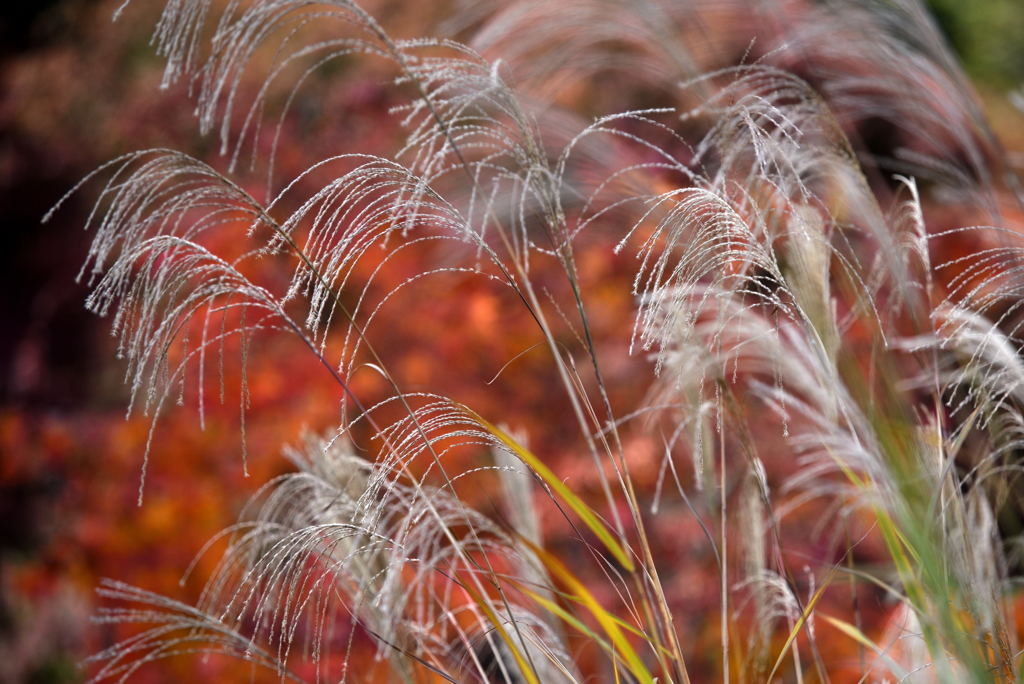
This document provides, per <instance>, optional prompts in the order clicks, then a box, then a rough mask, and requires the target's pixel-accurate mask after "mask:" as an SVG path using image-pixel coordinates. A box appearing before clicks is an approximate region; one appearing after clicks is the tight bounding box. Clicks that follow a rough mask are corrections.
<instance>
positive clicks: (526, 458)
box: [461, 406, 636, 572]
mask: <svg viewBox="0 0 1024 684" xmlns="http://www.w3.org/2000/svg"><path fill="white" fill-rule="evenodd" d="M461 408H462V410H464V411H466V413H467V414H469V416H470V417H471V418H473V420H475V421H476V422H478V423H479V424H480V425H481V427H483V428H484V429H485V430H487V431H488V432H490V433H491V434H492V435H494V436H495V437H496V438H497V439H498V440H499V441H500V442H501V443H502V444H504V445H505V446H506V447H508V448H509V449H511V450H512V452H513V453H515V455H516V456H518V457H519V458H520V459H521V460H522V461H523V463H525V464H526V465H527V466H528V467H529V468H530V470H532V471H533V472H535V473H536V474H537V475H538V476H539V477H540V479H541V480H543V481H544V483H545V484H546V485H547V486H548V487H550V488H551V490H552V491H553V492H554V493H555V494H556V495H557V496H558V498H559V499H561V500H562V501H564V502H565V503H566V505H568V506H569V508H571V509H572V510H573V512H575V513H576V515H578V516H579V517H580V520H582V521H583V524H584V525H586V526H587V528H588V529H589V530H590V531H591V532H593V533H594V535H596V536H597V538H598V539H599V540H600V541H601V543H602V544H604V547H605V548H606V549H608V551H609V553H611V554H612V556H614V557H615V560H617V561H618V562H619V565H621V566H622V567H623V568H625V570H626V571H627V572H633V571H634V570H635V569H636V566H635V565H634V564H633V561H632V560H631V559H630V557H629V554H628V553H626V551H625V549H623V548H622V545H621V544H619V542H618V541H616V539H615V537H614V535H612V533H611V532H610V531H609V530H608V527H607V526H606V525H605V524H604V522H602V521H601V518H599V517H598V515H597V514H596V513H595V512H594V510H593V509H592V508H590V506H588V505H587V504H586V503H584V502H583V500H582V499H580V498H579V497H578V496H576V495H575V494H574V493H573V491H572V490H571V489H569V487H567V486H566V485H565V483H564V482H562V481H561V480H560V479H558V476H556V475H555V473H554V472H553V471H552V470H551V469H550V468H548V467H547V466H546V465H545V464H544V462H543V461H541V460H540V459H539V458H537V456H535V455H534V454H533V453H532V452H530V450H529V449H526V448H525V447H523V446H522V445H521V444H519V443H518V442H516V441H515V440H514V439H512V437H510V436H509V435H507V434H505V432H504V431H503V430H501V429H500V428H498V427H497V426H495V425H492V424H491V423H489V422H487V421H486V420H485V419H484V418H482V417H481V416H480V415H479V414H477V413H476V412H475V411H473V410H472V409H470V408H468V407H466V406H462V407H461Z"/></svg>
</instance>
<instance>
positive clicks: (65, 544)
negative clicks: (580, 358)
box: [0, 0, 1024, 684]
mask: <svg viewBox="0 0 1024 684" xmlns="http://www.w3.org/2000/svg"><path fill="white" fill-rule="evenodd" d="M119 4H121V0H113V1H110V2H107V1H87V0H49V1H43V0H40V1H38V2H14V3H8V6H7V7H5V8H4V9H3V10H0V12H2V14H0V208H2V225H3V232H4V245H3V247H2V248H0V293H2V294H0V682H12V683H13V682H32V683H40V684H41V683H44V682H51V683H56V682H75V681H82V680H83V679H84V678H86V672H87V671H86V670H83V669H82V668H81V667H80V666H79V663H80V662H81V660H82V659H83V658H84V657H85V656H86V655H87V654H89V653H91V652H95V651H96V650H97V649H99V648H102V647H103V646H105V645H108V644H109V643H110V641H111V639H112V638H113V636H114V634H113V632H112V628H111V627H109V626H105V625H94V624H91V623H90V622H89V616H90V615H91V614H92V613H93V611H94V609H95V606H96V600H95V598H94V587H95V586H96V584H97V582H98V581H99V579H100V578H102V577H113V578H116V579H119V580H123V581H125V582H129V583H132V584H135V585H139V586H142V587H145V588H147V589H151V590H153V591H158V592H166V593H168V594H170V595H172V596H175V597H177V598H181V599H183V600H189V599H192V598H195V596H196V595H197V593H198V591H199V589H200V588H201V586H202V583H201V579H202V577H203V575H204V574H205V573H208V572H209V571H210V568H211V567H212V562H213V560H214V559H213V558H208V559H204V560H203V561H202V562H200V564H199V566H198V569H197V572H196V576H195V578H193V580H192V581H189V582H186V583H185V584H184V585H183V586H180V585H179V579H180V578H181V572H182V570H183V569H184V568H185V567H186V566H187V565H188V563H189V561H190V560H191V559H192V557H193V554H194V553H195V552H196V551H197V550H198V549H199V548H200V547H201V546H202V544H203V543H204V542H205V541H206V540H207V539H208V538H209V537H210V536H211V535H213V534H214V533H215V532H217V531H218V530H219V529H221V528H222V527H224V526H225V525H227V524H229V523H230V522H232V521H233V520H234V519H235V517H236V515H237V514H238V511H239V509H240V507H241V506H242V504H243V503H244V501H245V499H246V498H247V495H248V494H249V493H251V492H252V491H254V490H255V489H256V488H257V487H259V486H260V485H261V484H262V483H264V482H266V481H267V479H269V478H270V477H272V476H273V475H275V474H278V473H281V472H284V471H286V470H288V469H289V467H290V466H289V464H288V463H287V462H286V461H285V460H284V459H283V458H282V457H281V455H280V449H281V446H282V444H285V443H289V442H294V441H295V440H297V439H298V437H299V435H300V434H301V432H302V431H303V429H307V428H308V429H314V430H315V429H323V428H324V427H327V426H329V425H331V424H332V422H333V420H334V419H335V418H336V406H337V399H338V397H337V392H336V390H335V389H334V388H333V387H332V386H331V385H330V384H329V383H324V382H323V381H322V378H321V376H320V373H319V371H318V370H317V368H316V367H315V366H314V365H312V364H310V363H307V361H306V360H304V359H298V358H297V355H296V354H295V353H294V351H295V350H294V348H293V347H291V346H288V345H283V344H282V345H280V346H275V345H274V344H273V343H270V344H268V345H267V346H266V347H265V348H263V349H261V351H260V354H259V355H258V356H256V357H254V360H253V366H252V368H251V369H250V381H251V386H252V405H251V410H250V412H249V416H248V418H247V422H248V425H249V434H248V447H249V452H250V460H249V471H250V477H245V476H244V474H243V469H242V467H241V463H240V459H239V438H238V429H237V423H238V408H237V404H234V403H232V402H231V401H228V402H227V403H226V405H225V407H224V409H223V410H221V411H215V412H214V413H213V414H212V415H211V417H210V419H209V420H208V424H207V427H206V430H205V431H200V430H198V428H197V427H196V417H195V412H194V410H189V407H184V408H182V409H180V410H173V411H170V412H169V413H168V414H167V415H166V417H165V419H164V420H163V421H162V424H161V426H160V427H159V430H160V432H158V437H157V439H156V442H155V447H154V450H153V454H152V463H151V466H150V470H149V475H148V480H147V490H146V499H145V503H144V505H143V506H141V507H140V506H138V505H137V503H136V498H137V491H138V485H139V478H140V467H141V455H142V453H143V450H144V444H145V440H146V437H147V432H148V429H149V422H148V420H146V419H145V418H144V417H133V418H131V419H129V420H126V419H125V416H124V414H125V406H126V400H127V390H126V388H125V387H124V386H123V383H122V371H123V368H122V366H121V365H120V363H119V362H118V361H116V360H115V359H114V350H113V343H112V340H111V338H110V336H109V335H108V333H107V322H105V321H103V320H99V319H97V318H96V317H94V316H92V315H91V314H89V313H88V312H86V311H85V309H84V307H83V301H84V298H85V295H86V292H87V290H86V288H85V287H84V286H82V285H79V284H77V283H76V282H75V276H76V273H77V272H78V269H79V266H80V264H81V263H82V261H83V259H84V256H85V254H86V251H87V248H88V241H89V237H90V236H89V235H88V234H86V233H85V232H83V231H82V230H81V227H82V224H83V222H84V218H85V216H86V214H87V212H88V210H89V209H90V207H91V203H90V199H91V196H90V192H94V191H95V188H93V189H92V190H90V189H89V188H86V189H85V190H84V191H83V192H81V193H78V194H76V195H74V196H73V197H71V198H70V200H69V201H68V203H67V205H66V206H65V207H64V208H63V210H62V211H60V212H59V213H58V214H56V216H55V217H54V218H53V219H52V220H51V221H50V222H49V223H47V224H45V225H44V224H41V223H40V218H41V217H42V216H43V214H44V213H45V212H46V210H47V209H48V208H49V207H50V206H51V205H52V204H54V203H55V202H56V201H57V199H59V198H60V197H61V195H62V194H63V193H64V192H66V191H67V190H68V189H69V188H71V187H72V186H73V185H74V184H75V183H76V182H77V181H78V180H79V179H80V178H82V177H83V176H84V175H85V174H87V173H88V172H89V171H91V170H92V169H93V168H95V167H96V166H97V165H99V164H100V163H102V162H103V161H105V160H107V159H110V158H113V157H115V156H117V155H119V154H123V153H125V152H129V151H132V150H135V149H140V148H146V147H158V146H159V147H174V148H178V149H182V150H185V151H188V152H190V153H192V154H194V155H196V156H198V157H200V158H203V159H206V160H209V161H210V162H211V163H213V164H215V165H218V166H220V167H223V166H224V164H223V160H222V159H221V157H220V156H219V155H218V150H217V146H216V144H215V143H214V142H213V141H212V140H211V139H210V138H204V137H202V136H200V135H199V134H198V132H197V126H196V124H195V120H194V117H193V116H192V111H193V107H192V104H191V103H190V101H189V99H188V93H187V87H186V85H185V84H179V85H176V86H173V87H171V88H169V89H166V90H161V89H160V88H159V84H160V76H161V70H162V67H163V64H162V61H161V60H160V59H159V58H158V57H157V56H156V55H155V54H154V53H153V50H152V48H151V46H150V45H149V35H150V32H151V29H152V26H153V24H154V22H155V19H156V17H157V14H158V11H159V9H160V7H159V5H160V4H161V3H158V2H150V1H148V0H147V1H143V0H136V2H134V3H133V4H132V5H131V6H130V7H129V8H128V10H127V11H126V12H125V13H124V15H123V16H122V18H121V19H120V20H119V21H118V22H116V23H114V22H112V21H111V17H112V15H113V12H114V10H115V9H116V7H117V6H118V5H119ZM793 5H794V6H795V7H797V8H798V7H799V3H793ZM930 7H931V9H932V10H933V12H934V14H935V17H936V18H937V20H938V22H939V24H940V26H941V27H942V29H943V31H944V33H945V34H946V37H947V39H948V40H949V42H950V44H951V45H952V47H953V48H954V50H955V51H956V53H957V54H958V55H959V57H960V58H961V59H962V60H963V63H964V66H965V69H966V71H967V73H968V74H969V75H970V77H971V79H972V80H973V83H974V85H975V88H976V90H977V92H978V94H979V97H980V98H981V100H982V102H983V103H984V105H985V108H986V110H987V112H988V113H989V116H990V117H991V121H992V123H993V125H994V127H995V129H996V132H997V134H998V135H999V136H1000V137H1001V139H1002V140H1003V141H1004V143H1005V145H1006V146H1007V148H1008V149H1009V151H1010V154H1011V155H1019V154H1021V153H1024V119H1022V117H1021V114H1020V112H1019V111H1018V110H1016V109H1015V108H1014V107H1013V106H1012V104H1011V101H1012V97H1013V95H1012V93H1013V92H1014V91H1015V90H1016V89H1018V88H1020V87H1021V86H1022V84H1024V3H1021V2H1019V0H986V2H970V3H968V2H957V1H956V0H932V2H931V4H930ZM368 8H369V9H370V10H371V11H372V12H373V13H374V14H375V15H376V16H378V17H379V18H380V19H381V21H382V23H384V24H385V25H386V26H387V27H388V29H389V30H391V31H392V32H394V33H396V34H398V35H403V36H414V35H418V34H421V33H423V32H424V31H429V30H431V29H432V28H433V27H435V26H436V24H437V22H438V21H440V20H441V19H442V18H444V17H446V16H449V15H450V14H451V13H452V12H453V11H457V7H456V5H455V4H454V3H451V2H437V3H432V2H400V1H397V2H376V3H369V4H368ZM797 11H798V10H797ZM387 78H388V74H387V73H386V72H385V71H384V70H382V69H379V68H377V67H374V66H373V65H372V64H369V65H354V64H348V63H346V64H345V65H342V66H340V67H338V68H335V69H332V70H330V71H329V72H327V73H322V74H320V75H319V76H317V78H315V79H314V81H313V82H312V83H311V84H310V86H309V87H307V88H305V89H304V90H303V91H301V93H300V99H299V100H298V101H297V103H296V105H295V106H294V108H293V110H292V112H291V114H290V115H289V119H288V120H287V121H286V123H285V125H284V128H283V137H282V142H281V148H280V154H279V158H278V164H279V171H280V175H281V176H282V177H288V176H289V175H290V174H294V173H297V172H298V171H300V170H301V169H303V168H304V167H305V166H306V165H307V164H308V163H311V162H312V161H314V160H316V159H319V158H321V157H322V156H324V155H325V154H326V152H325V151H330V152H340V151H360V152H366V153H375V154H382V155H388V154H389V153H391V152H393V150H394V149H395V146H396V142H397V141H398V140H399V139H400V134H401V131H400V130H399V126H398V123H399V119H400V116H399V115H392V114H389V110H390V108H391V107H393V106H395V105H398V104H401V102H402V100H401V98H400V97H399V96H398V95H397V94H396V93H395V92H394V90H393V89H392V88H389V87H388V85H387V83H386V80H387ZM1022 92H1024V91H1022ZM1018 97H1020V96H1018ZM1020 99H1021V100H1022V101H1024V97H1020ZM603 253H604V252H601V254H603ZM580 264H581V270H582V271H583V273H584V277H585V278H586V279H588V280H589V281H591V282H600V283H605V284H606V286H605V287H602V288H600V289H598V290H597V291H595V292H593V293H592V295H591V296H592V297H593V298H594V299H595V300H596V301H598V302H599V305H598V307H597V311H598V313H597V315H596V316H595V320H594V325H595V330H596V331H597V334H598V335H607V337H608V338H609V339H612V338H614V337H615V335H616V334H619V332H618V330H617V329H621V328H622V327H623V326H628V322H629V321H630V320H631V319H630V316H631V311H632V306H633V304H632V301H631V298H630V296H629V295H628V288H627V287H622V286H621V285H622V283H624V282H628V279H629V277H630V275H631V272H632V265H631V264H627V263H623V262H617V261H615V260H613V259H610V258H606V257H603V256H597V253H596V252H595V256H594V257H593V258H588V256H587V252H586V251H585V250H584V253H583V255H582V257H581V260H580ZM391 268H392V270H393V272H391V273H386V274H385V276H384V278H383V282H384V283H387V282H388V281H389V279H390V281H391V282H399V281H400V280H401V279H402V278H403V277H405V276H406V275H407V274H408V273H413V272H415V270H416V269H417V268H418V264H416V263H412V262H410V263H396V264H394V265H393V266H392V267H391ZM459 288H460V289H459V290H458V291H457V292H456V294H457V301H458V304H457V305H455V304H453V303H452V302H454V301H456V298H454V297H448V298H436V297H431V296H429V292H426V293H424V294H423V295H421V296H419V297H413V298H411V299H408V300H406V301H405V302H404V303H403V305H402V306H399V307H392V309H391V311H395V312H396V313H394V314H385V315H390V318H388V319H387V320H385V321H384V322H381V323H379V324H378V326H379V328H380V329H388V330H390V331H391V334H390V336H389V337H388V338H387V339H383V340H382V341H381V342H380V344H381V345H382V347H381V350H382V352H383V353H384V355H385V357H386V358H388V359H389V361H390V363H391V364H392V369H393V371H394V372H395V373H396V375H397V376H398V377H400V378H401V379H402V380H403V382H404V383H405V384H406V388H407V389H431V390H439V391H445V392H448V393H451V394H453V395H456V396H458V397H459V398H460V399H461V400H463V401H466V402H467V403H469V404H471V405H473V406H474V408H476V409H477V410H478V411H479V412H480V413H482V414H484V415H488V413H489V412H491V413H499V412H500V414H501V415H502V416H503V418H504V420H506V421H507V422H509V423H510V424H512V425H515V426H516V427H517V428H518V429H522V430H525V431H526V432H528V433H529V435H530V440H531V443H532V444H539V445H542V447H543V449H544V451H545V452H546V453H548V454H555V455H556V457H557V459H558V460H559V463H560V467H561V469H562V470H561V472H565V473H566V475H567V476H569V477H572V476H575V477H577V478H578V479H577V481H580V480H585V478H586V473H585V468H586V465H585V463H583V462H581V463H580V464H579V465H578V466H574V461H573V459H574V458H577V457H576V456H574V452H573V451H572V448H573V445H572V444H571V442H570V441H567V438H566V437H565V436H564V435H563V434H561V431H560V430H559V426H558V425H557V424H552V422H551V421H545V420H544V416H549V415H553V414H557V412H558V411H559V410H560V407H559V406H557V405H554V404H553V402H555V401H556V400H555V399H553V398H552V396H551V394H552V393H551V392H550V391H549V390H550V382H549V378H548V377H547V375H546V373H547V372H548V369H547V366H546V364H544V363H543V359H542V357H541V356H539V355H538V356H537V357H536V358H533V357H531V356H530V355H526V356H524V357H523V358H522V359H520V360H518V361H517V362H516V366H515V381H514V382H505V383H504V384H503V385H500V387H502V388H503V389H502V391H501V392H496V391H495V388H494V387H493V386H489V385H487V384H486V383H487V381H488V379H489V378H490V377H492V376H493V375H494V374H495V372H496V370H498V369H500V368H501V367H502V366H503V365H504V363H505V362H506V361H508V360H509V359H510V358H512V357H513V356H515V355H516V354H518V353H519V352H520V351H522V350H523V349H525V348H527V347H529V346H530V344H532V342H533V341H534V340H533V339H532V338H531V337H530V335H529V334H528V332H527V331H528V330H529V327H530V326H529V322H528V321H527V320H525V317H524V316H520V314H518V313H511V314H510V313H509V310H510V307H507V306H505V304H507V302H504V301H503V300H502V298H501V297H500V296H498V295H496V294H495V293H494V292H493V291H491V290H489V289H487V288H485V287H481V286H478V285H475V284H473V283H472V282H465V283H460V284H459ZM620 337H621V335H620ZM410 341H412V342H410ZM228 372H229V373H231V372H236V371H233V370H231V369H230V368H229V369H228ZM609 372H610V373H611V374H612V376H613V377H612V384H613V385H614V386H615V387H618V388H619V389H617V390H616V391H617V392H619V394H618V395H617V396H616V397H615V399H616V400H617V401H621V403H622V404H624V405H628V404H629V403H631V402H632V401H633V400H635V399H637V398H638V396H631V392H640V390H639V389H637V388H631V387H630V383H629V382H618V383H616V382H615V380H616V378H615V374H616V373H620V374H621V378H620V379H624V378H625V379H628V378H627V376H628V372H629V369H628V368H626V367H624V368H621V369H616V368H611V369H609ZM361 382H363V383H364V384H363V386H360V387H359V388H357V389H358V391H360V392H362V393H364V395H365V396H368V397H373V396H375V395H379V394H381V393H383V392H384V389H385V388H383V387H380V386H376V385H375V384H374V380H373V376H372V374H368V375H367V376H366V377H365V379H363V380H361ZM378 384H379V383H378ZM161 436H173V439H162V438H161ZM641 451H642V449H641ZM579 458H581V459H582V458H583V457H579ZM637 462H638V463H640V464H641V465H642V463H643V460H642V458H639V457H638V461H637ZM640 479H641V481H644V478H643V477H641V478H640ZM648 479H650V478H648ZM665 528H666V531H665V534H666V535H667V536H671V534H672V524H671V520H666V521H665ZM556 532H557V531H553V533H556ZM552 543H555V544H557V539H555V541H553V542H552ZM700 567H702V566H701V565H700V564H699V563H695V564H693V565H692V568H696V570H693V571H692V572H691V573H690V574H688V575H686V576H685V577H681V578H679V579H678V582H679V583H680V585H685V586H688V587H690V590H691V591H694V592H697V593H699V592H700V591H702V589H701V587H708V593H709V595H710V597H711V599H712V602H714V589H713V587H714V584H715V582H716V581H717V577H716V575H715V573H714V571H713V568H712V566H711V565H710V564H708V565H706V566H705V567H706V568H707V570H708V576H707V577H701V576H700V573H699V568H700ZM693 620H694V623H695V625H691V626H690V628H689V629H690V630H691V632H693V633H695V634H698V635H699V633H700V631H701V630H702V629H704V626H703V625H701V624H699V623H700V622H701V618H700V617H698V616H695V617H694V618H693ZM707 622H708V624H707V625H706V627H707V629H708V630H711V631H712V632H713V631H714V630H716V629H717V626H716V625H715V623H714V621H713V620H707ZM248 674H249V673H248V670H238V669H232V667H231V666H230V665H229V664H225V663H221V662H217V661H213V660H208V661H201V660H188V661H173V662H170V663H166V664H161V665H159V666H157V667H153V668H149V669H147V670H145V671H144V672H143V673H141V677H140V680H141V681H154V682H157V681H168V682H170V681H180V680H181V679H183V678H184V677H186V676H191V677H194V678H198V681H206V680H209V679H213V678H217V677H220V678H223V679H227V680H234V679H236V678H237V677H247V676H248Z"/></svg>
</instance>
